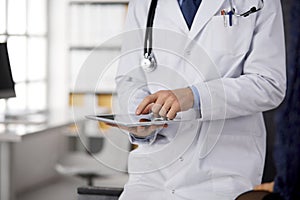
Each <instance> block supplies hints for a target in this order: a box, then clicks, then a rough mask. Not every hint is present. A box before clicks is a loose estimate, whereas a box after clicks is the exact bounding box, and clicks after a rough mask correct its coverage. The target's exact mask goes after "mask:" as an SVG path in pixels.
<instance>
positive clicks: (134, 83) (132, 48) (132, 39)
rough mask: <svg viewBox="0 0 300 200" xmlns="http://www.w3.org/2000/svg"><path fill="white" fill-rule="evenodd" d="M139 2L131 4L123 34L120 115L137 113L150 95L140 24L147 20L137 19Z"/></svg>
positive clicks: (120, 71)
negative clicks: (143, 62)
mask: <svg viewBox="0 0 300 200" xmlns="http://www.w3.org/2000/svg"><path fill="white" fill-rule="evenodd" d="M137 2H138V1H137V0H131V1H130V2H129V7H128V14H127V18H126V24H125V27H126V30H125V33H124V34H123V38H122V39H123V41H122V53H121V57H120V61H119V66H118V70H117V75H116V79H115V81H116V86H117V87H116V89H117V94H118V101H119V104H120V111H119V112H120V113H123V114H124V113H131V114H134V113H135V109H136V107H137V105H138V104H139V103H140V102H141V101H142V100H143V98H144V97H146V96H148V95H149V94H150V92H149V89H148V87H147V82H146V78H145V73H144V71H143V70H142V69H141V67H140V60H141V56H142V52H143V49H142V48H143V33H144V30H141V29H139V27H141V26H142V25H143V24H140V23H141V22H142V21H145V20H146V19H138V18H137V17H136V14H137V11H136V10H137V9H136V7H137V6H136V4H137Z"/></svg>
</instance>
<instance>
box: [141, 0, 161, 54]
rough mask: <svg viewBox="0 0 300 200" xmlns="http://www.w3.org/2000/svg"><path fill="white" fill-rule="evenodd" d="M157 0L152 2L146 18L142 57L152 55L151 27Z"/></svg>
mask: <svg viewBox="0 0 300 200" xmlns="http://www.w3.org/2000/svg"><path fill="white" fill-rule="evenodd" d="M157 2H158V0H152V1H151V5H150V9H149V12H148V18H147V28H146V34H145V41H144V56H145V55H148V56H150V55H151V53H152V27H153V21H154V16H155V10H156V6H157Z"/></svg>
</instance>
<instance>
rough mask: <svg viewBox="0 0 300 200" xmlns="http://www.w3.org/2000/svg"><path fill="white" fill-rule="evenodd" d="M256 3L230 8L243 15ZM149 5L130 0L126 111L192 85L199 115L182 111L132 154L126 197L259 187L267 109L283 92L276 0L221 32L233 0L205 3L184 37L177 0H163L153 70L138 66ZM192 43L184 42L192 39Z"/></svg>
mask: <svg viewBox="0 0 300 200" xmlns="http://www.w3.org/2000/svg"><path fill="white" fill-rule="evenodd" d="M257 4H258V0H247V1H237V0H236V1H234V6H235V8H236V10H237V11H238V12H243V11H247V10H249V9H250V8H251V7H252V6H257ZM149 5H150V0H131V1H130V6H129V10H128V17H127V30H128V31H131V30H134V31H131V32H128V33H127V34H126V35H125V37H124V47H123V52H124V54H123V56H122V57H121V61H120V66H119V70H118V73H117V78H116V82H117V90H118V97H119V100H120V102H121V108H122V109H123V110H122V112H134V110H135V108H136V106H137V105H138V103H139V102H140V101H141V100H142V99H143V98H144V97H145V96H147V95H148V94H150V93H153V92H156V91H158V90H162V89H175V88H180V87H181V88H182V87H187V86H191V85H194V86H195V87H196V88H197V89H198V91H199V94H200V102H201V110H200V111H198V110H193V109H190V110H189V111H185V112H182V113H179V115H180V116H181V117H183V118H187V119H189V118H191V119H195V118H197V117H201V119H200V120H191V121H190V122H185V123H181V124H178V125H172V126H170V127H168V128H166V129H164V130H162V132H161V134H160V135H158V136H157V137H156V138H155V141H154V142H153V143H151V144H141V145H139V148H138V149H136V150H135V151H133V152H132V153H131V154H130V156H129V161H128V162H129V165H128V170H129V173H130V178H129V181H128V183H127V184H126V185H125V188H124V192H123V194H122V196H121V197H120V199H122V200H135V199H143V200H148V199H149V200H150V199H151V200H153V199H155V200H156V199H176V200H177V199H178V200H179V199H205V200H226V199H228V200H232V199H234V198H235V197H236V196H237V195H238V194H240V193H242V192H244V191H246V190H249V189H251V188H252V187H253V186H254V185H256V184H259V183H260V182H261V177H262V172H263V166H264V159H265V126H264V122H263V116H262V112H263V111H266V110H269V109H272V108H275V107H276V106H278V105H279V104H280V102H281V101H282V100H283V98H284V95H285V89H286V88H285V82H286V77H285V45H284V34H283V22H282V12H281V5H280V1H279V0H265V5H264V8H263V9H262V10H261V11H259V12H257V13H255V14H252V15H250V16H249V17H246V18H244V17H234V18H233V23H234V25H233V26H232V27H228V22H227V27H225V26H224V18H223V16H221V15H220V11H221V10H222V9H227V8H229V1H227V0H214V1H212V0H202V3H201V5H200V8H199V10H198V12H197V14H196V16H195V19H194V22H193V25H192V28H191V30H188V28H187V25H186V22H185V20H184V18H183V16H182V13H181V10H180V8H179V5H178V2H177V0H159V1H158V5H157V9H156V15H155V20H154V28H157V30H154V36H153V37H154V39H153V40H154V41H153V42H154V44H153V45H154V53H155V56H156V59H157V62H158V63H159V66H158V68H157V70H155V71H154V72H151V73H144V72H143V71H142V70H141V67H140V66H139V62H140V59H141V55H142V50H143V39H144V32H143V31H139V30H137V29H139V28H144V27H145V26H146V21H147V20H146V19H147V13H148V8H149ZM186 36H187V37H186Z"/></svg>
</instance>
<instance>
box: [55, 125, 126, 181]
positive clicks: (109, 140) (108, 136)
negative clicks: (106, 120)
mask: <svg viewBox="0 0 300 200" xmlns="http://www.w3.org/2000/svg"><path fill="white" fill-rule="evenodd" d="M103 134H105V139H104V142H103V144H102V145H103V147H102V148H101V147H100V148H99V149H100V151H99V152H98V153H95V154H93V155H92V154H91V153H89V151H88V152H85V151H81V152H74V153H70V154H68V155H66V156H65V157H63V159H61V161H60V162H59V163H58V164H57V165H56V170H57V171H58V172H59V173H60V174H62V175H67V176H76V177H80V178H83V179H86V181H87V186H93V185H94V179H95V178H109V177H116V176H117V177H118V176H127V173H125V172H120V171H127V170H126V169H127V158H128V154H129V150H130V143H129V141H128V136H127V135H125V134H124V133H121V132H120V130H119V129H117V128H110V129H109V130H107V131H105V133H103ZM111 155H114V156H111ZM116 156H117V157H116ZM114 168H116V169H117V170H115V169H114Z"/></svg>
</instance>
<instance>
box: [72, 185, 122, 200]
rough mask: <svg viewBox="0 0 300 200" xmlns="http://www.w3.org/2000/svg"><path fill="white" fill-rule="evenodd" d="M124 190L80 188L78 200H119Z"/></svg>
mask: <svg viewBox="0 0 300 200" xmlns="http://www.w3.org/2000/svg"><path fill="white" fill-rule="evenodd" d="M122 192H123V188H113V187H79V188H78V189H77V194H78V200H117V199H118V198H119V196H120V195H121V193H122Z"/></svg>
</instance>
